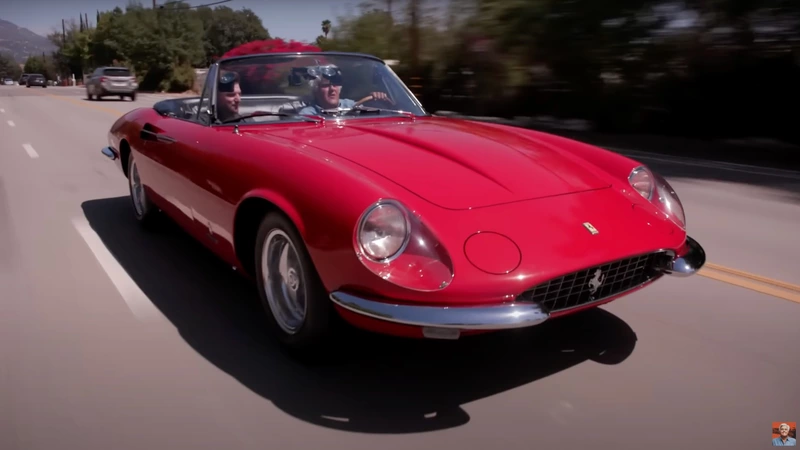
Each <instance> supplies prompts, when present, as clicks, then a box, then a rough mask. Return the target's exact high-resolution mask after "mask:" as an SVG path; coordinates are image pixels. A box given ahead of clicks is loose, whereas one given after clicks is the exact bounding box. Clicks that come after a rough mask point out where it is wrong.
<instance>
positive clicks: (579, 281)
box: [517, 252, 668, 313]
mask: <svg viewBox="0 0 800 450" xmlns="http://www.w3.org/2000/svg"><path fill="white" fill-rule="evenodd" d="M667 260H668V255H667V254H666V253H665V252H655V253H648V254H645V255H640V256H634V257H631V258H625V259H620V260H617V261H613V262H610V263H606V264H601V265H598V266H594V267H590V268H588V269H584V270H580V271H578V272H573V273H570V274H568V275H564V276H562V277H558V278H554V279H552V280H550V281H547V282H545V283H542V284H540V285H538V286H536V287H535V288H533V289H530V290H528V291H525V292H523V293H522V294H520V296H519V297H517V300H518V301H522V302H535V303H538V304H540V305H543V306H544V307H545V309H546V310H547V311H548V312H550V313H554V312H558V311H563V310H567V309H571V308H575V307H578V306H582V305H586V304H589V303H594V302H597V301H600V300H603V299H604V298H608V297H611V296H614V295H617V294H620V293H622V292H625V291H627V290H630V289H632V288H635V287H636V286H639V285H640V284H643V283H646V282H648V281H651V280H652V279H654V278H657V277H658V276H660V271H659V268H661V267H663V265H664V263H665V262H666V261H667Z"/></svg>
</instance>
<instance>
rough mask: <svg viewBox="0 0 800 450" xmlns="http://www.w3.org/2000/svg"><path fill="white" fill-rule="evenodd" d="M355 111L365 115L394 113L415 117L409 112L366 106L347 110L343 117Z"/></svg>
mask: <svg viewBox="0 0 800 450" xmlns="http://www.w3.org/2000/svg"><path fill="white" fill-rule="evenodd" d="M353 111H357V112H359V113H360V114H363V113H376V114H380V113H383V112H388V113H394V114H401V115H403V116H406V117H410V118H412V119H413V118H414V117H415V116H414V113H411V112H408V111H402V110H399V109H384V108H374V107H372V106H364V105H358V106H356V107H355V108H350V109H348V110H346V111H345V112H344V114H343V115H347V114H349V113H351V112H353Z"/></svg>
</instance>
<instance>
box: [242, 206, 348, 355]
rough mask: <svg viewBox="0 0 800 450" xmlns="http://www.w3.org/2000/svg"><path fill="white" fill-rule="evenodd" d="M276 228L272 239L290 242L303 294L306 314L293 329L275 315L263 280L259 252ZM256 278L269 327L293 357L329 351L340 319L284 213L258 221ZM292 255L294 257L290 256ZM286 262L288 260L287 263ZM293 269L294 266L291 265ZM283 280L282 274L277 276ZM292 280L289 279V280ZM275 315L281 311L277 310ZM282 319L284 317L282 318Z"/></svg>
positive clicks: (306, 251)
mask: <svg viewBox="0 0 800 450" xmlns="http://www.w3.org/2000/svg"><path fill="white" fill-rule="evenodd" d="M273 232H275V233H274V234H275V236H276V237H275V241H276V242H277V241H288V242H289V243H290V244H291V247H290V250H289V251H290V252H291V253H294V254H295V255H296V261H295V264H296V265H297V267H298V268H299V269H300V272H301V274H299V275H298V274H297V272H296V271H295V272H294V274H295V277H296V278H297V279H298V282H299V283H298V285H297V286H298V287H297V291H298V292H300V288H302V293H303V294H304V297H305V304H306V306H305V314H304V317H303V318H302V319H301V323H300V324H299V325H297V327H296V329H295V330H294V331H292V332H288V331H287V330H285V329H284V328H283V327H282V326H281V324H279V320H280V319H278V318H276V312H274V311H273V309H272V306H271V304H270V299H269V297H268V295H267V293H266V291H267V290H266V289H265V287H266V286H267V284H268V282H269V281H268V280H265V276H264V271H263V262H262V257H261V255H262V253H263V250H264V246H265V245H266V244H267V239H268V238H269V237H270V235H272V234H273ZM253 256H254V257H255V278H256V284H257V286H258V295H259V298H260V299H261V305H262V307H263V308H264V312H265V313H266V316H267V322H268V324H269V328H270V331H271V333H272V334H273V335H275V336H276V337H277V339H278V340H279V341H280V343H281V344H282V345H283V348H284V350H287V351H288V353H290V354H291V355H292V356H293V357H296V358H299V359H304V360H308V361H322V360H323V359H326V356H330V353H327V354H326V352H325V350H326V349H329V348H330V346H331V345H333V344H334V342H335V341H336V338H337V337H338V334H337V331H340V328H339V327H340V325H341V322H340V321H338V320H337V319H338V315H337V314H336V311H335V310H334V308H333V304H332V302H331V301H330V300H329V299H328V293H327V291H326V290H325V287H324V286H323V285H322V281H321V280H320V278H319V275H318V274H317V271H316V268H315V267H314V264H313V263H312V261H311V257H310V256H309V254H308V250H307V249H306V246H305V243H304V242H303V239H302V238H301V237H300V234H299V233H298V232H297V230H296V228H295V227H294V224H293V223H292V222H291V221H290V220H289V219H288V218H287V217H286V216H284V215H283V214H280V213H269V214H267V215H266V216H265V217H264V219H263V220H262V222H261V225H260V226H259V228H258V234H257V236H256V245H255V252H254V255H253ZM292 259H295V258H292ZM287 264H288V263H287ZM291 270H294V268H292V269H290V271H291ZM280 279H281V280H282V279H283V277H280ZM290 284H291V282H290ZM277 315H278V316H279V315H280V314H277ZM281 322H282V323H285V322H284V321H281Z"/></svg>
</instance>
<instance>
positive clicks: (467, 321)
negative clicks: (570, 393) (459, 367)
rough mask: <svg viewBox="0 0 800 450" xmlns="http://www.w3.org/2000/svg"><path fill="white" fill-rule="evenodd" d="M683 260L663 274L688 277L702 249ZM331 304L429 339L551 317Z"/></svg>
mask: <svg viewBox="0 0 800 450" xmlns="http://www.w3.org/2000/svg"><path fill="white" fill-rule="evenodd" d="M680 253H682V255H681V256H678V257H676V258H674V259H672V260H671V261H670V262H669V263H668V264H667V265H666V267H664V268H663V269H662V271H663V273H664V274H667V275H673V276H679V277H687V276H690V275H693V274H695V273H696V272H697V271H698V270H700V268H701V267H702V266H703V265H704V264H705V261H706V254H705V251H704V250H703V247H701V246H700V244H699V243H698V242H697V241H695V240H694V239H692V238H691V237H688V236H687V237H686V243H685V245H684V248H683V251H682V252H680ZM330 298H331V300H332V301H333V302H334V303H335V304H337V305H339V306H341V307H342V308H344V309H347V310H349V311H352V312H354V313H356V314H360V315H362V316H366V317H371V318H373V319H378V320H383V321H387V322H392V323H397V324H402V325H411V326H418V327H422V328H423V334H425V335H426V336H428V337H438V338H445V339H457V338H458V336H459V334H460V331H459V330H508V329H513V328H525V327H531V326H535V325H539V324H540V323H542V322H544V321H545V320H547V319H548V318H549V317H550V314H549V313H548V312H547V311H545V310H544V309H543V308H542V307H541V306H540V305H538V304H535V303H506V304H500V305H489V306H486V305H484V306H459V307H449V306H422V305H419V306H418V305H400V304H393V303H385V302H380V301H375V300H369V299H366V298H363V297H357V296H355V295H351V294H348V293H345V292H340V291H336V292H333V293H332V294H331V295H330Z"/></svg>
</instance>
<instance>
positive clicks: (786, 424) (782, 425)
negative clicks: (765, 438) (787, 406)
mask: <svg viewBox="0 0 800 450" xmlns="http://www.w3.org/2000/svg"><path fill="white" fill-rule="evenodd" d="M783 427H786V428H788V429H789V431H791V430H792V427H790V426H789V424H788V423H782V424H780V425H779V426H778V429H779V430H780V429H781V428H783Z"/></svg>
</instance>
